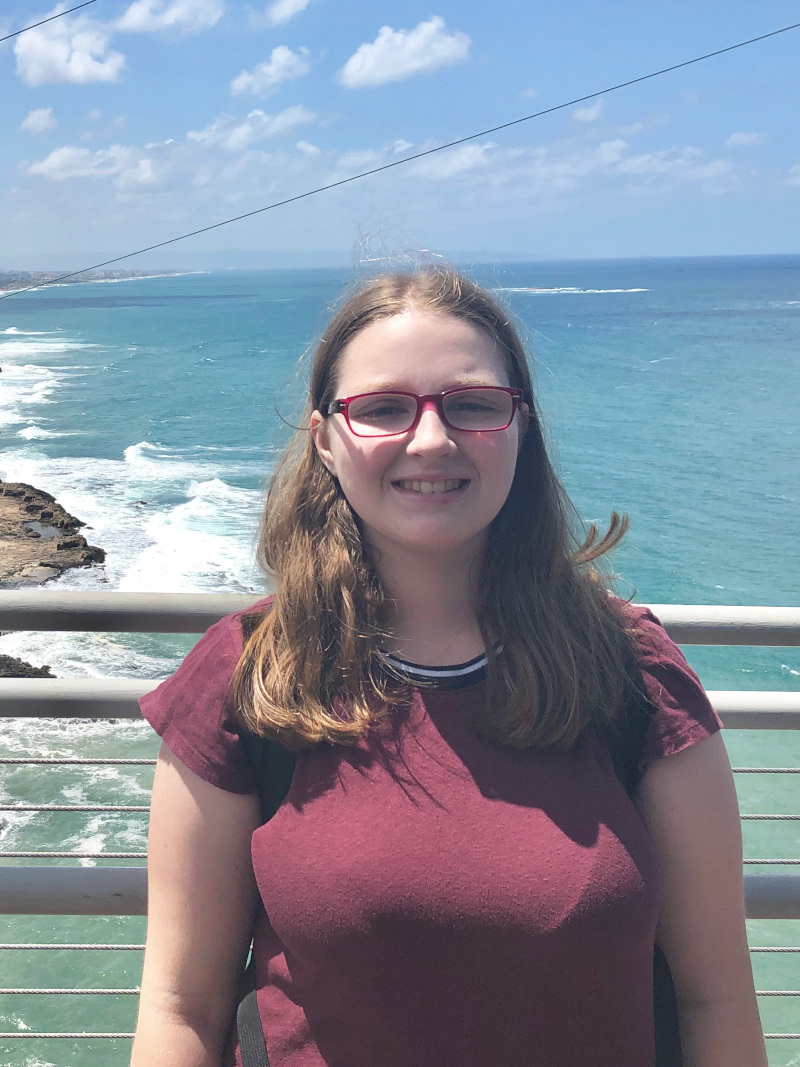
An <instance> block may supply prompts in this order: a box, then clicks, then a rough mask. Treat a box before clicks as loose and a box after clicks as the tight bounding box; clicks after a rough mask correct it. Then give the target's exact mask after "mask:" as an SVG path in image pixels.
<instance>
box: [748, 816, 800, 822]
mask: <svg viewBox="0 0 800 1067" xmlns="http://www.w3.org/2000/svg"><path fill="white" fill-rule="evenodd" d="M739 818H740V819H762V820H765V819H770V820H772V822H793V821H795V820H800V815H740V816H739Z"/></svg>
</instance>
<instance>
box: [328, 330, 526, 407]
mask: <svg viewBox="0 0 800 1067" xmlns="http://www.w3.org/2000/svg"><path fill="white" fill-rule="evenodd" d="M336 379H337V388H338V391H339V392H342V391H345V390H346V389H348V388H349V387H350V386H353V387H355V388H358V389H360V390H363V391H364V392H371V391H373V390H374V389H386V388H398V389H399V388H401V387H404V388H406V389H410V390H411V391H414V392H419V391H423V388H425V389H427V387H428V385H429V386H430V389H429V391H430V392H437V391H440V389H444V388H451V387H452V386H453V385H480V384H489V383H492V382H496V383H497V384H500V385H508V374H507V372H506V367H505V361H504V359H503V356H502V354H501V353H500V350H499V349H498V347H497V344H496V343H495V341H494V339H493V338H492V337H490V336H489V334H488V333H486V332H485V331H484V330H481V329H479V328H478V327H476V326H473V325H472V323H470V322H466V321H464V320H463V319H459V318H456V317H455V316H453V315H446V314H442V313H441V312H429V311H407V312H403V313H402V314H399V315H392V316H391V317H389V318H384V319H379V320H378V321H377V322H374V323H371V324H370V325H369V326H367V327H365V328H364V329H363V330H361V331H360V332H359V333H358V334H356V336H355V337H354V338H353V339H352V340H351V341H350V342H349V343H348V344H347V345H346V346H345V348H344V350H343V351H342V354H341V356H340V358H339V363H338V367H337V375H336ZM426 383H427V385H426ZM412 384H413V388H412Z"/></svg>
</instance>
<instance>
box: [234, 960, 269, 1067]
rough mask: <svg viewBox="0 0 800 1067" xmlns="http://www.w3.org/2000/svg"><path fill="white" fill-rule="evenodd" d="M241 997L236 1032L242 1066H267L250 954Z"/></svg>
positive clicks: (254, 969)
mask: <svg viewBox="0 0 800 1067" xmlns="http://www.w3.org/2000/svg"><path fill="white" fill-rule="evenodd" d="M242 994H243V995H242V999H241V1000H240V1001H239V1007H238V1009H237V1011H236V1033H237V1036H238V1038H239V1051H240V1052H241V1054H242V1063H243V1064H244V1067H269V1056H268V1055H267V1043H266V1041H265V1040H264V1028H263V1026H262V1025H261V1016H260V1015H259V1014H258V1003H257V1002H256V967H255V963H254V961H253V958H252V956H251V958H250V962H249V963H248V965H247V970H246V971H245V972H244V980H243V982H242Z"/></svg>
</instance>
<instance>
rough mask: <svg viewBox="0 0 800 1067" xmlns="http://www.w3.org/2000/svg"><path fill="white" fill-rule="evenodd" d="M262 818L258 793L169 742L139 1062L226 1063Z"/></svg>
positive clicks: (154, 809) (158, 777)
mask: <svg viewBox="0 0 800 1067" xmlns="http://www.w3.org/2000/svg"><path fill="white" fill-rule="evenodd" d="M260 821H261V820H260V816H259V806H258V798H257V797H255V796H244V795H241V794H237V793H229V792H227V791H225V790H223V789H218V788H217V787H216V786H213V785H209V784H208V782H204V781H203V780H202V779H201V778H198V776H197V775H196V774H193V773H192V771H190V770H189V769H188V768H187V767H185V766H184V765H183V764H182V763H180V762H179V761H178V760H177V759H176V758H175V757H174V756H173V755H172V753H171V752H170V751H169V749H167V748H166V747H162V749H161V755H160V756H159V759H158V764H157V766H156V774H155V780H154V782H153V799H152V806H151V812H150V835H149V842H148V919H147V947H146V950H145V957H144V973H143V976H142V992H141V997H140V1001H139V1019H138V1023H137V1027H136V1038H135V1040H134V1044H133V1057H132V1059H131V1067H165V1065H166V1064H169V1067H220V1063H221V1061H222V1053H223V1050H224V1047H225V1041H226V1039H227V1036H228V1033H229V1032H230V1028H231V1026H232V1023H233V1018H234V1014H235V1010H236V1000H237V995H238V989H239V982H240V980H241V976H242V973H243V970H244V963H245V959H246V956H247V949H248V946H249V944H250V937H251V933H252V929H253V922H254V918H255V914H256V905H257V900H258V891H257V888H256V884H255V879H254V877H253V868H252V863H251V860H250V838H251V836H252V834H253V831H254V830H255V828H256V827H257V826H258V824H259V822H260Z"/></svg>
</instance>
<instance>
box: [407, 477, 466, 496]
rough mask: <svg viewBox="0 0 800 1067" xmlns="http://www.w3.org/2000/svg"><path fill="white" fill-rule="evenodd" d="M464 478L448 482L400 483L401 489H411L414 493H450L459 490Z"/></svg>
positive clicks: (450, 479) (452, 479) (451, 479)
mask: <svg viewBox="0 0 800 1067" xmlns="http://www.w3.org/2000/svg"><path fill="white" fill-rule="evenodd" d="M462 483H463V478H449V479H448V480H447V481H446V482H398V483H397V484H398V485H399V486H400V488H401V489H410V490H412V492H414V493H449V492H451V491H452V490H453V489H458V488H459V486H460V485H461V484H462Z"/></svg>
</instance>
